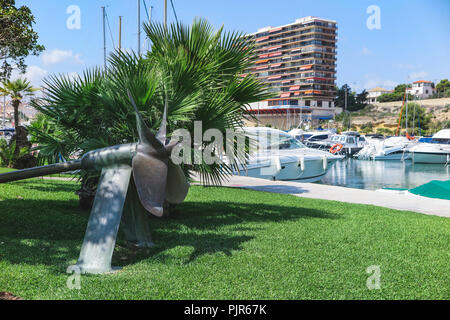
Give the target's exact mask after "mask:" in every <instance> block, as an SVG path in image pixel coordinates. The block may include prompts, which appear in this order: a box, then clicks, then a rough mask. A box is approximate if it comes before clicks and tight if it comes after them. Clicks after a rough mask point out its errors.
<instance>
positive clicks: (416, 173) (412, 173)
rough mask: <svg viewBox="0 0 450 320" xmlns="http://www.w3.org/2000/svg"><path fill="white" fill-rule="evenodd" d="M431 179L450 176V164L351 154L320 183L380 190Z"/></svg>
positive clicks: (405, 186) (402, 186)
mask: <svg viewBox="0 0 450 320" xmlns="http://www.w3.org/2000/svg"><path fill="white" fill-rule="evenodd" d="M431 180H450V166H447V167H445V166H444V165H443V164H423V163H416V164H414V163H412V162H411V161H371V160H355V159H350V158H349V159H344V160H342V161H338V162H336V163H335V164H334V165H333V166H332V167H331V168H330V170H329V171H328V173H327V174H326V175H325V177H324V178H323V179H322V180H321V181H319V182H318V183H321V184H328V185H335V186H343V187H349V188H358V189H368V190H376V189H381V188H384V187H387V188H407V189H411V188H415V187H417V186H420V185H422V184H424V183H427V182H429V181H431Z"/></svg>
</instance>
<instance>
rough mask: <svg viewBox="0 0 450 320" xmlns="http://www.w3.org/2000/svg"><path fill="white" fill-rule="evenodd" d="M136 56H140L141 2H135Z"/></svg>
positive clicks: (138, 0)
mask: <svg viewBox="0 0 450 320" xmlns="http://www.w3.org/2000/svg"><path fill="white" fill-rule="evenodd" d="M137 28H138V56H140V55H141V0H137Z"/></svg>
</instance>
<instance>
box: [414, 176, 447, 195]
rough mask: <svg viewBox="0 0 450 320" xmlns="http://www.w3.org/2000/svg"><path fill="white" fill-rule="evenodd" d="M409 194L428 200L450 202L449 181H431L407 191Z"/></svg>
mask: <svg viewBox="0 0 450 320" xmlns="http://www.w3.org/2000/svg"><path fill="white" fill-rule="evenodd" d="M409 192H411V193H413V194H417V195H419V196H423V197H428V198H436V199H446V200H450V180H447V181H439V180H433V181H430V182H428V183H426V184H423V185H421V186H418V187H416V188H414V189H409Z"/></svg>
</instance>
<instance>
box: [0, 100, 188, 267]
mask: <svg viewBox="0 0 450 320" xmlns="http://www.w3.org/2000/svg"><path fill="white" fill-rule="evenodd" d="M128 97H129V99H130V101H131V104H132V105H133V108H134V110H135V112H136V122H137V131H138V133H139V141H138V143H130V144H124V145H116V146H112V147H108V148H104V149H98V150H93V151H91V152H88V153H86V154H85V155H84V156H83V157H82V158H81V159H78V160H75V161H70V162H64V163H57V164H52V165H47V166H42V167H36V168H30V169H24V170H19V171H14V172H9V173H4V174H0V183H5V182H11V181H16V180H22V179H29V178H34V177H39V176H44V175H49V174H54V173H61V172H67V171H73V170H78V169H85V170H88V169H97V170H101V176H100V180H99V184H98V187H97V192H96V195H95V199H94V203H93V207H92V210H91V214H90V218H89V222H88V225H87V229H86V234H85V237H84V241H83V245H82V247H81V252H80V257H79V258H78V262H77V264H76V266H77V267H78V268H79V270H80V271H81V272H82V273H95V274H98V273H106V272H111V271H113V270H114V268H113V267H112V266H111V258H112V255H113V251H114V246H115V243H116V238H117V232H118V230H119V225H120V223H122V228H123V231H124V235H125V238H126V240H127V241H130V242H132V243H134V244H135V245H137V246H139V247H151V246H153V242H152V238H151V234H150V229H149V221H148V217H147V215H148V213H150V214H152V215H155V216H157V217H161V216H163V214H164V210H165V205H167V204H178V203H181V202H183V201H184V199H185V198H186V195H187V193H188V190H189V183H188V182H187V180H186V177H185V175H184V173H183V171H182V169H181V167H180V166H178V165H175V164H173V163H172V161H171V160H170V154H171V151H172V149H173V148H174V147H175V146H176V144H177V143H168V144H166V127H167V101H166V105H165V108H164V114H163V119H162V122H161V126H160V129H159V131H158V133H157V135H156V136H155V135H154V134H153V133H152V132H151V131H150V130H149V128H148V127H147V126H146V124H145V122H144V120H143V119H142V117H141V115H140V113H139V111H138V109H137V107H136V104H135V102H134V100H133V98H132V96H131V94H130V92H128Z"/></svg>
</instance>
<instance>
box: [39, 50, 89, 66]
mask: <svg viewBox="0 0 450 320" xmlns="http://www.w3.org/2000/svg"><path fill="white" fill-rule="evenodd" d="M64 61H68V62H71V63H76V64H83V61H82V60H81V58H80V54H74V53H73V52H72V51H65V50H59V49H54V50H52V51H50V52H48V51H46V52H44V54H43V55H42V62H43V63H44V65H46V66H48V65H51V64H57V63H60V62H64Z"/></svg>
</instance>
